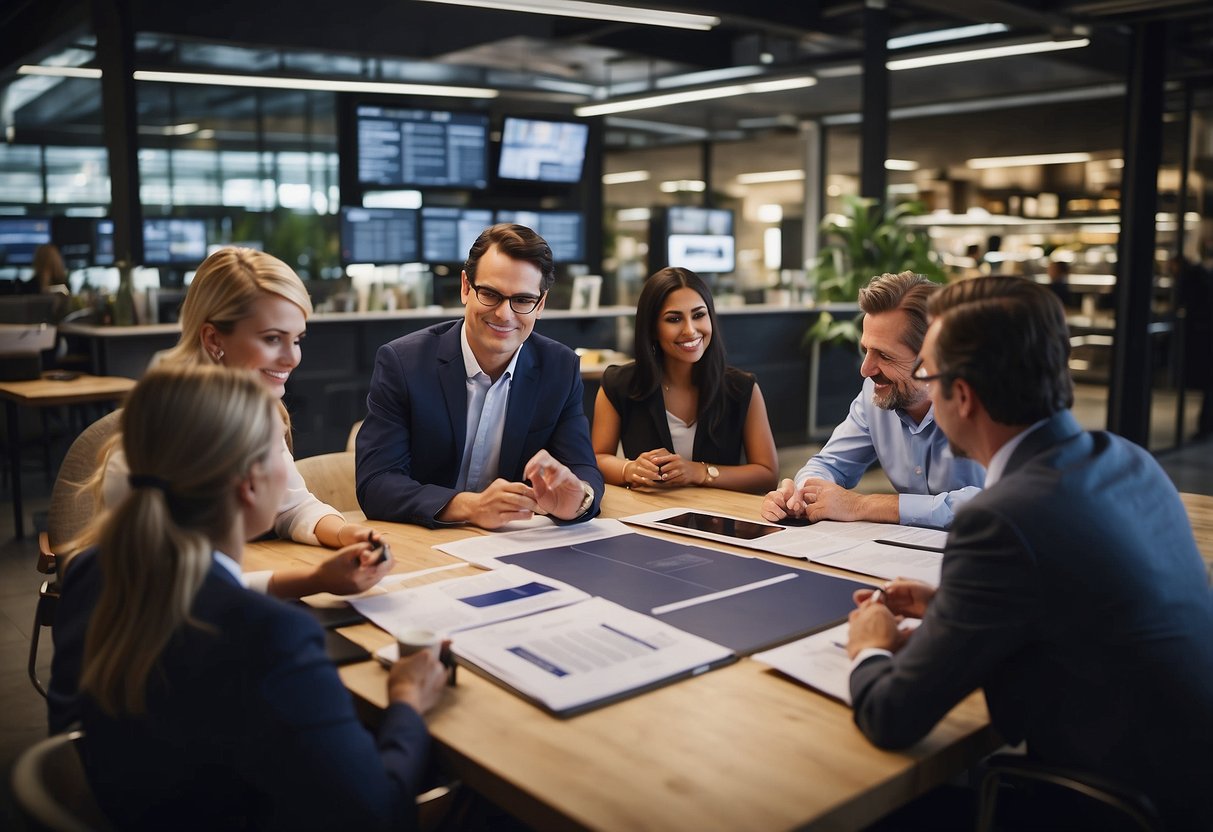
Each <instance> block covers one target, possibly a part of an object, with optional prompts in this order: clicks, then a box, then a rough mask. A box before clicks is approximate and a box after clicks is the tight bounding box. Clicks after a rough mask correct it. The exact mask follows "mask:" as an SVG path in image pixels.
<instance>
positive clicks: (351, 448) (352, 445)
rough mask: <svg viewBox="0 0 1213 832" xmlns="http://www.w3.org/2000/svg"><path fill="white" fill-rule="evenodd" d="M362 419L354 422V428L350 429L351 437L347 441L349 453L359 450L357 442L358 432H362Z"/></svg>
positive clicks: (346, 446)
mask: <svg viewBox="0 0 1213 832" xmlns="http://www.w3.org/2000/svg"><path fill="white" fill-rule="evenodd" d="M362 421H363V420H362V419H359V420H358V421H357V422H354V426H353V427H352V428H350V435H349V436H348V437H347V438H346V440H345V449H346V450H347V451H354V450H357V448H356V445H355V442H356V441H357V440H358V431H360V430H362Z"/></svg>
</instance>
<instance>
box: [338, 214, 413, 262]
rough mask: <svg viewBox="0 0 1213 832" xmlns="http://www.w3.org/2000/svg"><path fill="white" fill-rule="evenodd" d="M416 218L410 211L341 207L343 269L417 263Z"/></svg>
mask: <svg viewBox="0 0 1213 832" xmlns="http://www.w3.org/2000/svg"><path fill="white" fill-rule="evenodd" d="M417 214H418V212H417V210H416V209H413V208H360V207H356V206H350V205H345V206H342V208H341V263H342V265H347V266H348V265H349V264H350V263H374V264H375V265H380V266H383V265H392V264H399V263H416V262H418V260H419V259H420V258H419V257H418V255H419V253H420V252H419V251H418V234H417Z"/></svg>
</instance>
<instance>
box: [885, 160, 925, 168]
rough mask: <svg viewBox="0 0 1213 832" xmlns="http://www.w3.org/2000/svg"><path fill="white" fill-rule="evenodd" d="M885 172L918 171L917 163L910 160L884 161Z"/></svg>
mask: <svg viewBox="0 0 1213 832" xmlns="http://www.w3.org/2000/svg"><path fill="white" fill-rule="evenodd" d="M884 169H885V170H918V163H917V162H915V161H913V160H911V159H885V160H884Z"/></svg>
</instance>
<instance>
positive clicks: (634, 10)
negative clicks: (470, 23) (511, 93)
mask: <svg viewBox="0 0 1213 832" xmlns="http://www.w3.org/2000/svg"><path fill="white" fill-rule="evenodd" d="M424 1H425V2H427V3H442V4H444V5H448V6H471V7H472V8H477V9H496V10H500V11H509V12H525V13H527V14H546V15H552V16H554V17H576V18H582V19H586V20H611V21H615V22H617V23H639V24H641V25H644V26H667V27H670V28H674V29H692V30H695V31H699V32H706V31H709V30H711V29H713V28H715V27H717V26H719V25H720V18H719V17H716V16H714V15H707V14H691V13H689V12H672V11H666V10H664V9H645V8H638V7H633V6H616V5H612V4H610V3H585V2H581V0H424Z"/></svg>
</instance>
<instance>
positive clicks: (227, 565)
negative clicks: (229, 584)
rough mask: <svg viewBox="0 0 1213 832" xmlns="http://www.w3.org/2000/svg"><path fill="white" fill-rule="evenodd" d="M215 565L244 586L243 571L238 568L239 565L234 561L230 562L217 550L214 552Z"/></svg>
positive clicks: (230, 560)
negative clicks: (230, 574) (229, 573)
mask: <svg viewBox="0 0 1213 832" xmlns="http://www.w3.org/2000/svg"><path fill="white" fill-rule="evenodd" d="M215 563H217V564H219V565H220V566H222V567H223V568H224V569H226V570H227V571H228V572H231V573H232V577H233V578H235V579H236V580H237V581H238V582H239V583H240V584H241V585H243V584H244V570H242V569H241V568H240V564H238V563H236V561H234V560H232V559H231V558H230V557H228V556H227V555H225V554H223V552H220V551H219V550H218V549H216V550H215Z"/></svg>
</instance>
